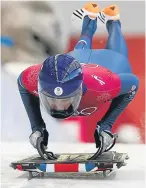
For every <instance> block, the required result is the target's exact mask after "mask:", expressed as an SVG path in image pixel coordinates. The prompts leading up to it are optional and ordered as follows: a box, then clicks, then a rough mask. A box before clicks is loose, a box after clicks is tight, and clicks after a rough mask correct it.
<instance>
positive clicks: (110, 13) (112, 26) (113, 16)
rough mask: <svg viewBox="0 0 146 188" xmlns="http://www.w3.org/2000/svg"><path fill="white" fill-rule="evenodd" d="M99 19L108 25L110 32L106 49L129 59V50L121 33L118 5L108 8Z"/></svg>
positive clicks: (101, 13)
mask: <svg viewBox="0 0 146 188" xmlns="http://www.w3.org/2000/svg"><path fill="white" fill-rule="evenodd" d="M98 18H99V20H101V21H102V22H103V23H105V24H106V28H107V30H108V34H109V36H108V40H107V43H106V49H110V50H114V51H116V52H118V53H121V54H123V55H124V56H126V57H127V56H128V50H127V45H126V42H125V39H124V36H123V34H122V31H121V23H120V14H119V8H118V7H117V6H116V5H111V6H108V7H106V8H105V9H104V10H103V11H102V12H100V13H99V16H98Z"/></svg>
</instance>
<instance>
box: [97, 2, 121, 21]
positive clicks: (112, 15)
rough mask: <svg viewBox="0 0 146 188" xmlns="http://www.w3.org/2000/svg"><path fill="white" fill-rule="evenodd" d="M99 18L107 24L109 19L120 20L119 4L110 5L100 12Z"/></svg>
mask: <svg viewBox="0 0 146 188" xmlns="http://www.w3.org/2000/svg"><path fill="white" fill-rule="evenodd" d="M98 20H100V21H101V22H102V23H104V24H106V23H107V21H109V20H120V13H119V8H118V6H117V5H110V6H108V7H106V8H104V9H103V10H102V11H101V12H99V14H98Z"/></svg>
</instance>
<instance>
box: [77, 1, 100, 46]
mask: <svg viewBox="0 0 146 188" xmlns="http://www.w3.org/2000/svg"><path fill="white" fill-rule="evenodd" d="M99 11H100V9H99V6H98V5H97V4H95V3H87V4H85V5H84V8H83V9H80V10H76V11H74V12H73V16H76V18H78V19H81V20H83V23H82V31H81V36H80V39H79V41H78V42H77V44H76V45H75V49H91V48H92V38H93V35H94V33H95V31H96V29H97V15H98V13H99Z"/></svg>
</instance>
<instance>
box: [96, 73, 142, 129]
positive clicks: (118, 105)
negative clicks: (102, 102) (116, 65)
mask: <svg viewBox="0 0 146 188" xmlns="http://www.w3.org/2000/svg"><path fill="white" fill-rule="evenodd" d="M119 77H120V80H121V91H120V94H119V95H118V96H117V97H116V98H114V99H113V100H112V103H111V105H110V108H109V109H108V111H107V113H106V114H105V115H104V117H103V118H102V119H101V121H100V122H98V123H97V125H100V131H102V130H108V131H111V128H112V126H113V124H114V122H115V121H116V119H117V118H118V117H119V116H120V114H121V113H122V112H123V111H124V110H125V109H126V107H127V106H128V104H129V103H130V102H131V101H132V100H133V98H134V97H135V95H136V93H137V90H138V87H139V80H138V78H137V77H136V76H135V75H133V74H131V73H123V74H120V75H119Z"/></svg>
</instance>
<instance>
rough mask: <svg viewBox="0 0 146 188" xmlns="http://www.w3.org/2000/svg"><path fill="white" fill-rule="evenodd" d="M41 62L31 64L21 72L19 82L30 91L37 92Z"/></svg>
mask: <svg viewBox="0 0 146 188" xmlns="http://www.w3.org/2000/svg"><path fill="white" fill-rule="evenodd" d="M41 67H42V64H37V65H32V66H30V67H28V68H26V69H25V70H24V71H23V72H22V74H21V82H22V84H23V86H24V87H25V88H26V89H27V90H28V91H29V92H30V93H33V94H35V93H37V83H38V76H39V73H40V70H41Z"/></svg>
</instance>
